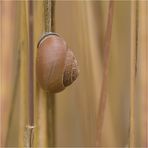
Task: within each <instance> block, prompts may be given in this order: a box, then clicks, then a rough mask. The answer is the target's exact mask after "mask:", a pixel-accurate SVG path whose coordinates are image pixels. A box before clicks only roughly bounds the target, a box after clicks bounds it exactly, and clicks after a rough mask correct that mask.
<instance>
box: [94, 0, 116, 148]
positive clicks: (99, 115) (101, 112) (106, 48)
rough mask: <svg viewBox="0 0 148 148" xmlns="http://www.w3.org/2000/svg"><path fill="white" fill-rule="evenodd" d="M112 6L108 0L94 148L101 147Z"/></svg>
mask: <svg viewBox="0 0 148 148" xmlns="http://www.w3.org/2000/svg"><path fill="white" fill-rule="evenodd" d="M113 5H114V2H113V1H112V0H110V2H109V9H108V21H107V28H106V33H105V39H104V46H103V47H104V63H103V67H104V71H103V81H102V87H101V94H100V100H99V107H98V113H97V133H96V146H100V145H101V137H102V127H103V122H104V114H105V109H106V102H107V81H108V72H109V54H110V42H111V31H112V23H113Z"/></svg>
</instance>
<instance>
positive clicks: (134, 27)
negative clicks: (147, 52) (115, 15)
mask: <svg viewBox="0 0 148 148" xmlns="http://www.w3.org/2000/svg"><path fill="white" fill-rule="evenodd" d="M137 3H138V2H136V1H132V3H131V62H130V63H131V67H130V68H131V74H130V81H131V82H130V133H129V134H130V135H129V147H133V146H134V143H135V124H134V112H135V111H134V110H135V109H134V104H135V103H134V101H135V81H136V65H137V47H138V44H137V43H138V42H137V41H138V26H137V24H138V20H137V18H138V17H137V14H138V12H137Z"/></svg>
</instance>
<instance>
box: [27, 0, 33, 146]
mask: <svg viewBox="0 0 148 148" xmlns="http://www.w3.org/2000/svg"><path fill="white" fill-rule="evenodd" d="M28 14H29V16H28V17H29V37H28V39H29V71H28V73H29V86H28V88H29V97H28V103H29V111H28V116H29V119H28V122H29V123H28V124H29V125H28V126H27V127H26V135H25V136H26V139H27V140H26V146H27V147H32V145H33V135H34V133H33V132H34V62H33V61H34V54H33V1H32V0H30V1H29V2H28Z"/></svg>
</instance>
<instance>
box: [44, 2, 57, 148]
mask: <svg viewBox="0 0 148 148" xmlns="http://www.w3.org/2000/svg"><path fill="white" fill-rule="evenodd" d="M54 10H55V1H54V0H45V1H44V16H45V32H54ZM46 99H47V100H46V102H47V106H46V109H47V114H46V115H47V125H48V126H47V137H48V138H47V141H48V146H54V143H55V142H54V139H55V138H54V120H55V118H54V114H55V96H54V95H52V94H49V93H47V98H46Z"/></svg>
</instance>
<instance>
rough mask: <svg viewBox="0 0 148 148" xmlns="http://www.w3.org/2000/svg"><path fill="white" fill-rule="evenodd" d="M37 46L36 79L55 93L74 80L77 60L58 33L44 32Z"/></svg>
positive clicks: (76, 73) (76, 71)
mask: <svg viewBox="0 0 148 148" xmlns="http://www.w3.org/2000/svg"><path fill="white" fill-rule="evenodd" d="M37 48H38V53H37V63H36V70H37V79H38V82H39V84H40V85H41V87H42V88H43V89H44V90H47V91H49V92H50V93H57V92H60V91H62V90H63V89H65V87H67V86H68V85H70V84H72V83H73V81H75V80H76V78H77V77H78V75H79V70H78V64H77V60H76V58H75V56H74V54H73V52H72V51H71V50H70V49H69V48H68V47H67V44H66V42H65V41H64V39H63V38H62V37H61V36H60V35H59V34H57V33H52V32H50V33H46V34H45V35H43V37H42V38H41V39H40V41H39V43H38V46H37Z"/></svg>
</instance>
